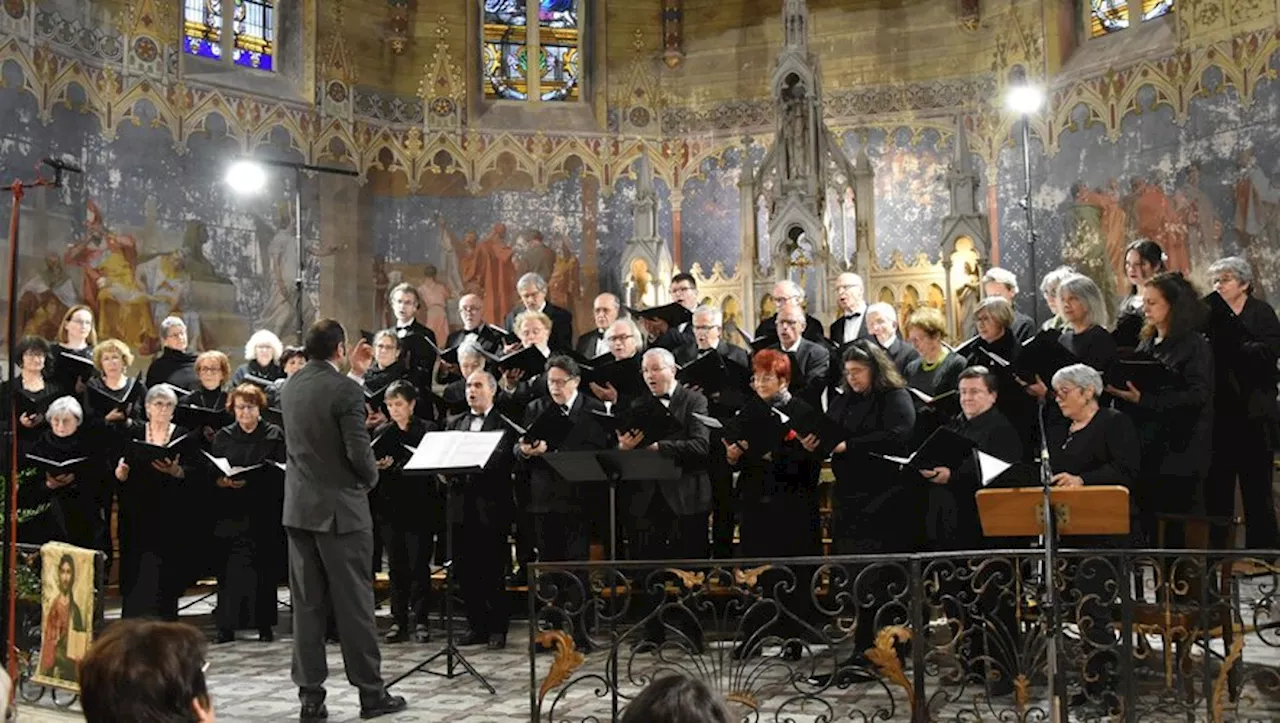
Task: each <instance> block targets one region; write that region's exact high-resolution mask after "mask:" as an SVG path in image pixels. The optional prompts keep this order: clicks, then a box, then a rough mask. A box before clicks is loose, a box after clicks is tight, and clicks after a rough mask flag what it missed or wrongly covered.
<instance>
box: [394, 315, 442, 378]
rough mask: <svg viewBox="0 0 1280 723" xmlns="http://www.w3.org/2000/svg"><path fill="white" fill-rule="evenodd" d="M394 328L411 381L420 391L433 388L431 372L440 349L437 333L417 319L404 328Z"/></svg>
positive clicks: (402, 359) (401, 358) (401, 359)
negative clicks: (437, 350)
mask: <svg viewBox="0 0 1280 723" xmlns="http://www.w3.org/2000/svg"><path fill="white" fill-rule="evenodd" d="M399 323H400V322H398V321H397V322H396V324H397V326H395V327H393V331H395V333H396V336H397V337H398V338H399V339H400V361H401V362H403V363H404V366H405V368H406V369H408V373H407V375H406V376H408V377H409V381H411V382H413V384H414V386H416V387H417V388H418V389H430V388H431V372H432V370H433V369H435V366H436V356H437V354H436V349H437V348H438V347H439V344H438V340H437V339H436V333H435V332H434V331H432V330H431V329H429V328H427V327H426V326H423V325H422V324H420V323H418V321H417V320H416V319H415V320H413V321H411V322H409V323H408V324H406V325H404V326H399Z"/></svg>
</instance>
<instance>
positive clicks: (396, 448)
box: [370, 432, 415, 469]
mask: <svg viewBox="0 0 1280 723" xmlns="http://www.w3.org/2000/svg"><path fill="white" fill-rule="evenodd" d="M397 437H398V435H394V434H389V433H388V432H383V433H382V434H379V435H378V436H377V437H375V438H374V439H373V442H371V443H370V446H371V447H373V457H374V459H383V458H384V457H390V458H391V461H392V462H393V463H394V464H393V466H394V467H395V468H397V469H398V468H400V467H403V466H404V464H405V462H408V461H409V458H410V457H412V456H413V450H414V449H415V448H414V447H409V446H408V445H406V444H402V443H400V442H398V441H395V439H394V438H397Z"/></svg>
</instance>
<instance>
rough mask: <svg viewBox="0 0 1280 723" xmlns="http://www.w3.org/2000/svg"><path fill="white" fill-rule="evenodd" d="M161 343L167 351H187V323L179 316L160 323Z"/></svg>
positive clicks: (165, 319)
mask: <svg viewBox="0 0 1280 723" xmlns="http://www.w3.org/2000/svg"><path fill="white" fill-rule="evenodd" d="M160 341H161V343H162V344H164V347H165V348H166V349H173V350H174V351H186V350H187V322H185V321H183V320H182V319H181V318H180V317H177V316H166V317H165V318H164V321H162V322H160Z"/></svg>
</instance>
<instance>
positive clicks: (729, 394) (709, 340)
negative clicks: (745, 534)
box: [676, 306, 751, 560]
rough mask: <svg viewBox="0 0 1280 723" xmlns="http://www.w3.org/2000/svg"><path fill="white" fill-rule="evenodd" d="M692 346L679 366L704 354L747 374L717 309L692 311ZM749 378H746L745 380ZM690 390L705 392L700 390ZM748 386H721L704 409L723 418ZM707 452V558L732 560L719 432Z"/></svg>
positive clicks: (727, 474) (731, 513)
mask: <svg viewBox="0 0 1280 723" xmlns="http://www.w3.org/2000/svg"><path fill="white" fill-rule="evenodd" d="M693 333H694V335H695V338H694V344H695V346H693V347H686V348H685V349H684V350H682V351H683V352H684V356H683V357H680V356H677V359H676V361H678V362H680V364H682V365H684V364H688V363H689V362H691V361H694V360H695V359H698V358H700V357H703V356H705V355H707V354H719V355H720V356H721V357H723V358H724V361H725V364H726V365H729V364H734V365H737V366H739V367H741V368H742V369H744V370H746V374H747V375H749V374H750V373H751V359H750V358H749V357H748V356H747V352H746V350H744V349H742V348H741V347H737V346H734V345H732V344H729V343H727V342H725V341H724V340H723V339H722V338H721V334H723V333H724V316H723V313H722V312H721V311H720V309H719V308H718V307H715V306H699V307H698V309H697V310H696V311H694V312H693ZM745 378H749V377H745ZM691 389H693V391H697V392H699V393H705V392H704V391H703V390H702V389H696V388H692V387H691ZM749 391H750V388H749V387H744V388H740V389H735V388H732V387H730V386H725V387H724V388H723V389H721V390H720V391H717V392H714V393H712V394H708V395H706V396H707V408H708V409H709V410H710V415H711V416H712V417H715V418H716V419H726V418H728V417H732V416H733V414H734V413H735V412H736V411H737V410H738V409H741V408H742V404H743V402H744V401H745V399H746V395H747V393H748V392H749ZM710 432H711V452H710V453H709V456H708V458H707V475H708V476H709V477H710V478H711V496H712V507H711V556H712V557H714V558H716V559H717V560H726V559H729V558H732V557H733V528H734V525H736V524H737V514H736V511H737V495H736V494H735V493H734V489H733V470H732V469H731V468H730V467H729V460H728V459H726V458H725V451H724V449H725V448H724V443H723V439H722V437H721V435H720V432H719V430H715V429H712V430H710Z"/></svg>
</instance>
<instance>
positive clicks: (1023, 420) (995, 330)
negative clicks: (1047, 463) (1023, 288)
mask: <svg viewBox="0 0 1280 723" xmlns="http://www.w3.org/2000/svg"><path fill="white" fill-rule="evenodd" d="M973 320H974V324H975V325H976V326H977V327H978V338H977V340H976V341H975V342H974V346H973V349H972V351H970V352H969V353H968V363H967V364H966V366H985V367H987V368H988V369H990V370H991V372H992V373H994V374H995V375H996V379H998V380H999V386H1000V388H999V390H998V391H997V396H996V407H997V408H998V409H999V410H1000V412H1001V413H1002V414H1004V416H1005V418H1006V419H1008V420H1009V423H1010V424H1012V425H1013V428H1014V429H1016V430H1018V436H1019V438H1020V440H1021V442H1022V450H1023V455H1024V457H1025V456H1029V455H1030V454H1031V452H1032V450H1033V449H1034V448H1035V446H1034V442H1035V439H1036V436H1035V430H1036V429H1037V428H1038V427H1039V425H1038V424H1037V423H1036V405H1035V402H1034V401H1033V400H1032V398H1031V397H1030V396H1029V395H1027V394H1026V393H1024V392H1023V390H1022V387H1023V384H1022V382H1021V381H1020V380H1019V379H1018V377H1017V376H1016V375H1015V374H1014V370H1015V369H1016V365H1017V363H1018V354H1019V353H1020V352H1021V351H1022V345H1021V344H1020V343H1019V342H1018V337H1016V336H1014V334H1013V331H1012V327H1013V305H1012V304H1010V303H1009V301H1008V299H1005V298H1004V297H1002V296H989V297H987V298H985V299H983V300H982V301H981V302H980V303H979V304H978V308H977V310H975V311H974V312H973ZM963 346H968V344H967V343H966V344H964V345H963Z"/></svg>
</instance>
